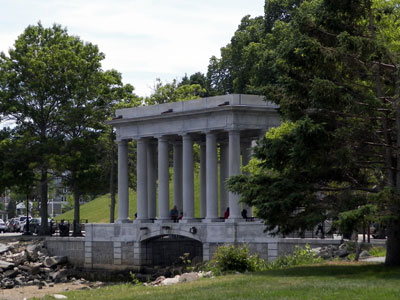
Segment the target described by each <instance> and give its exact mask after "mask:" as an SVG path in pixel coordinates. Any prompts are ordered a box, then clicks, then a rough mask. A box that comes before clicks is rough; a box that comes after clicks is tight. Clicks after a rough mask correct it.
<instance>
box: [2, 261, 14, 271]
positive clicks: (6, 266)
mask: <svg viewBox="0 0 400 300" xmlns="http://www.w3.org/2000/svg"><path fill="white" fill-rule="evenodd" d="M14 267H15V264H14V263H12V262H8V261H4V260H0V268H2V269H3V270H8V269H12V268H14Z"/></svg>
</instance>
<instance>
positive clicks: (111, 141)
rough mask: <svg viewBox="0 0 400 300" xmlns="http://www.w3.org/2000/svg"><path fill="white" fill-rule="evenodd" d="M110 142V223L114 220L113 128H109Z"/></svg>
mask: <svg viewBox="0 0 400 300" xmlns="http://www.w3.org/2000/svg"><path fill="white" fill-rule="evenodd" d="M110 144H111V168H110V198H111V204H110V223H114V222H115V184H114V170H115V145H114V130H113V129H111V133H110Z"/></svg>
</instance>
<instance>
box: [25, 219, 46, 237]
mask: <svg viewBox="0 0 400 300" xmlns="http://www.w3.org/2000/svg"><path fill="white" fill-rule="evenodd" d="M40 224H41V222H40V219H39V218H32V219H29V232H32V233H36V234H37V233H38V232H39V228H40ZM25 227H26V222H24V223H23V224H21V230H22V232H25Z"/></svg>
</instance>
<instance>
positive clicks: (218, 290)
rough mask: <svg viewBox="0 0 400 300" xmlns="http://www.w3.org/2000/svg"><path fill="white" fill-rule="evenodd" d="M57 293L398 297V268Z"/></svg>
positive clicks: (335, 268) (88, 298)
mask: <svg viewBox="0 0 400 300" xmlns="http://www.w3.org/2000/svg"><path fill="white" fill-rule="evenodd" d="M62 294H65V295H66V296H67V297H68V299H69V300H71V299H75V300H80V299H82V300H83V299H85V300H95V299H96V300H110V299H111V300H128V299H129V300H134V299H141V300H158V299H159V300H161V299H162V300H183V299H188V300H189V299H190V300H193V299H205V300H206V299H210V300H211V299H213V300H220V299H249V300H250V299H253V300H255V299H280V300H283V299H285V300H286V299H290V300H297V299H304V300H306V299H307V300H313V299H315V300H317V299H318V300H324V299H326V300H328V299H329V300H333V299H340V300H346V299H351V300H356V299H363V300H366V299H367V300H368V299H371V300H377V299H379V300H386V299H400V268H387V267H384V266H383V265H378V264H349V263H346V264H343V263H342V264H340V263H334V264H323V265H318V266H305V267H294V268H289V269H285V270H276V271H268V272H262V273H249V274H239V275H227V276H221V277H217V278H212V279H201V280H198V281H196V282H192V283H183V284H178V285H174V286H166V287H144V286H132V285H130V284H121V285H115V286H108V287H104V288H100V289H97V290H89V291H71V292H65V293H62ZM44 299H53V298H51V297H47V298H44Z"/></svg>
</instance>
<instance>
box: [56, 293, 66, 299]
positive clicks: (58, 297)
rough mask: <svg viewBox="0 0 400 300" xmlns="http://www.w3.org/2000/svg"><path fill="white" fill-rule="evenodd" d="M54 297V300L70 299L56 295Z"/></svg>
mask: <svg viewBox="0 0 400 300" xmlns="http://www.w3.org/2000/svg"><path fill="white" fill-rule="evenodd" d="M53 297H54V299H68V297H67V296H64V295H60V294H54V295H53Z"/></svg>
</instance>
